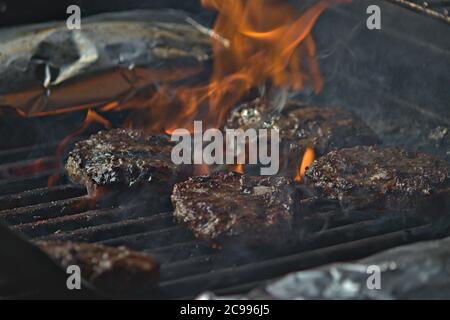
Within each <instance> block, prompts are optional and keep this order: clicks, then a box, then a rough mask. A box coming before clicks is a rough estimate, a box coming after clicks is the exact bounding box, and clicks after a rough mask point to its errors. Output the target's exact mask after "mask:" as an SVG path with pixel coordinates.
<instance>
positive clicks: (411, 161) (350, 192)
mask: <svg viewBox="0 0 450 320" xmlns="http://www.w3.org/2000/svg"><path fill="white" fill-rule="evenodd" d="M305 177H306V179H305V180H306V183H307V184H309V185H311V186H312V187H313V188H315V189H316V190H318V191H319V194H320V195H321V196H323V197H325V198H328V199H332V200H339V201H340V202H341V203H342V204H344V205H345V206H353V207H367V206H371V207H377V208H397V209H399V208H412V207H415V206H417V205H418V204H419V203H420V202H422V201H423V200H426V198H427V197H429V196H431V195H433V194H435V193H437V192H441V191H442V190H445V189H446V188H448V187H449V186H450V166H449V164H448V163H447V162H446V161H444V160H441V159H439V158H436V157H434V156H431V155H428V154H425V153H420V152H416V153H413V152H407V151H405V150H401V149H398V148H382V147H365V146H359V147H354V148H348V149H341V150H337V151H332V152H330V153H328V154H327V155H325V156H323V157H321V158H319V159H318V160H316V161H315V162H314V163H313V165H312V166H311V167H310V168H309V169H308V170H307V171H306V174H305Z"/></svg>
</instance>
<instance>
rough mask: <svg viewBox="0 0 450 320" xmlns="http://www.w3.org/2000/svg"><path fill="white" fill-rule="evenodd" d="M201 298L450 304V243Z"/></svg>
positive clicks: (449, 240) (430, 243)
mask: <svg viewBox="0 0 450 320" xmlns="http://www.w3.org/2000/svg"><path fill="white" fill-rule="evenodd" d="M377 272H379V274H378V275H377ZM377 277H378V278H377ZM198 299H201V300H205V299H206V300H210V299H213V300H215V299H220V300H227V299H241V300H249V299H250V300H253V299H256V300H259V299H269V300H272V299H276V300H278V299H280V300H286V299H301V300H303V299H337V300H343V299H355V300H356V299H364V300H366V299H370V300H392V299H450V238H447V239H444V240H438V241H428V242H421V243H416V244H412V245H408V246H403V247H397V248H394V249H391V250H387V251H384V252H382V253H379V254H376V255H373V256H371V257H368V258H365V259H363V260H359V261H356V262H353V263H336V264H331V265H327V266H323V267H320V268H317V269H312V270H305V271H300V272H297V273H292V274H290V275H287V276H285V277H283V278H281V279H279V280H276V281H273V282H270V283H268V284H266V285H265V286H263V287H261V288H258V289H255V290H253V291H251V292H250V293H248V294H246V295H241V296H229V297H218V296H216V295H214V294H213V293H205V294H203V295H201V296H199V297H198Z"/></svg>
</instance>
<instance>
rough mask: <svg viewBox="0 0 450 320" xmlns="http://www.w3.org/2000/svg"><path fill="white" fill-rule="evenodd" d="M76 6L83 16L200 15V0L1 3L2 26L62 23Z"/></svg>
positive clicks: (11, 0) (30, 0)
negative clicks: (170, 11) (136, 12)
mask: <svg viewBox="0 0 450 320" xmlns="http://www.w3.org/2000/svg"><path fill="white" fill-rule="evenodd" d="M72 4H76V5H79V6H80V7H81V13H82V15H83V16H88V15H92V14H96V13H99V12H107V11H120V10H127V9H138V8H140V9H142V8H144V9H155V8H174V9H183V10H187V11H190V12H193V13H198V12H199V9H200V0H0V26H11V25H18V24H25V23H32V22H42V21H49V20H61V19H64V18H65V17H67V14H66V9H67V7H68V6H69V5H72Z"/></svg>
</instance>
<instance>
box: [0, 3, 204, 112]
mask: <svg viewBox="0 0 450 320" xmlns="http://www.w3.org/2000/svg"><path fill="white" fill-rule="evenodd" d="M192 21H193V20H192V19H191V18H190V17H189V16H188V15H187V14H186V13H184V12H182V11H177V10H170V9H167V10H157V11H152V10H136V11H127V12H119V13H105V14H101V15H97V16H92V17H89V18H84V19H82V23H81V30H69V29H68V28H67V26H66V22H62V21H61V22H51V23H45V24H38V25H28V26H20V27H11V28H6V29H0V74H1V77H0V107H9V108H14V109H15V110H16V111H18V113H19V114H22V115H26V116H34V115H43V114H53V113H60V112H64V111H71V110H74V109H76V110H80V109H84V108H89V107H96V106H102V105H107V104H109V103H112V102H114V103H116V104H126V103H127V102H129V101H131V100H133V99H134V98H135V97H136V96H139V95H141V96H142V95H143V94H144V93H145V95H146V96H150V95H151V93H152V91H153V92H154V91H155V89H156V88H157V87H158V86H160V85H161V84H165V83H166V84H172V83H174V82H175V83H178V82H183V81H190V79H197V78H198V77H199V75H201V74H204V73H205V72H207V71H206V70H208V69H209V64H210V59H211V48H210V38H209V36H208V35H207V32H205V30H204V29H202V28H199V26H198V25H196V24H195V23H192Z"/></svg>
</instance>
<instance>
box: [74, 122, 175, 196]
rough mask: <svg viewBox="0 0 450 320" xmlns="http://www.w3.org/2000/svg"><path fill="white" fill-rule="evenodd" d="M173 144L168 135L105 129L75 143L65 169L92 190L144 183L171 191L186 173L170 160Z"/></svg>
mask: <svg viewBox="0 0 450 320" xmlns="http://www.w3.org/2000/svg"><path fill="white" fill-rule="evenodd" d="M173 146H174V143H173V142H171V141H170V137H168V136H166V135H148V134H145V133H144V132H142V131H139V130H131V129H114V130H110V131H102V132H99V133H97V134H95V135H92V136H91V137H90V138H89V139H87V140H84V141H81V142H78V143H77V144H76V145H75V148H74V149H73V150H72V151H71V152H70V153H69V157H68V159H67V164H66V169H67V172H68V174H69V176H70V178H71V179H72V180H73V181H74V182H76V183H79V184H83V185H86V187H87V188H88V191H89V193H90V194H95V192H96V191H98V190H100V189H102V188H103V189H105V188H107V189H114V188H118V189H131V188H138V187H142V186H147V187H152V188H153V189H154V190H155V191H157V192H162V193H165V194H170V191H171V189H172V186H173V184H174V183H175V182H176V181H178V180H182V178H181V176H182V175H183V168H182V167H180V166H176V165H175V164H174V163H173V162H172V160H171V151H172V148H173Z"/></svg>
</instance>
